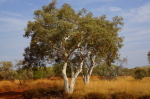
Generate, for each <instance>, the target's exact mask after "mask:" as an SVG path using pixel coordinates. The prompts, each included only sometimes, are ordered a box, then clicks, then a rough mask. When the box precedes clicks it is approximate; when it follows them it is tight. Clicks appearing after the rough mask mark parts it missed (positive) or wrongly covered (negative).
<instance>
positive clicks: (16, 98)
mask: <svg viewBox="0 0 150 99" xmlns="http://www.w3.org/2000/svg"><path fill="white" fill-rule="evenodd" d="M24 91H25V90H24V89H15V90H13V91H8V92H2V93H0V99H23V92H24Z"/></svg>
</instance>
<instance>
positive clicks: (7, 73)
mask: <svg viewBox="0 0 150 99" xmlns="http://www.w3.org/2000/svg"><path fill="white" fill-rule="evenodd" d="M0 75H1V79H5V80H10V81H13V80H14V79H15V77H16V72H15V71H14V70H13V64H12V62H10V61H1V62H0Z"/></svg>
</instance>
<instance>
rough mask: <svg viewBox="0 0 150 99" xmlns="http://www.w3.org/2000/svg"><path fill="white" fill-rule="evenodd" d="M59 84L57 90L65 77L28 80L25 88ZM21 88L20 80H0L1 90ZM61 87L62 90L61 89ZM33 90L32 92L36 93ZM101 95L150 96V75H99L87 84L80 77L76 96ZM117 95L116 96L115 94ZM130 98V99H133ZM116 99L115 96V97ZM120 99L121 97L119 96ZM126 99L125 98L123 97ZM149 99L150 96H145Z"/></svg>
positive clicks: (51, 86)
mask: <svg viewBox="0 0 150 99" xmlns="http://www.w3.org/2000/svg"><path fill="white" fill-rule="evenodd" d="M56 86H57V90H56V88H55V91H56V93H57V91H60V90H62V89H63V79H61V78H59V77H53V78H51V79H38V80H31V81H26V83H25V84H24V86H22V87H23V88H24V89H26V90H29V91H28V92H30V90H34V92H37V91H35V90H36V89H39V88H43V89H44V88H50V89H51V88H53V87H56ZM17 87H18V88H19V87H20V86H19V85H18V81H17V80H16V81H15V83H11V82H9V81H0V91H1V92H2V91H6V90H13V89H14V88H17ZM59 89H60V90H59ZM34 92H33V91H32V93H34ZM88 94H89V95H90V96H92V95H93V94H94V95H98V94H99V95H101V96H105V97H109V96H113V95H116V94H117V95H124V96H126V97H127V96H129V97H132V98H135V99H136V97H146V96H150V77H145V78H144V79H142V80H135V79H134V78H132V77H129V76H127V77H126V76H123V77H118V79H117V80H112V81H108V80H101V79H100V77H98V76H93V77H91V80H90V83H89V84H88V85H85V84H84V83H83V81H82V78H81V77H78V79H77V81H76V84H75V89H74V93H73V95H74V96H85V95H88ZM114 97H115V96H114ZM132 98H130V99H132ZM114 99H115V98H114ZM118 99H119V98H118ZM123 99H124V98H123ZM145 99H149V98H145Z"/></svg>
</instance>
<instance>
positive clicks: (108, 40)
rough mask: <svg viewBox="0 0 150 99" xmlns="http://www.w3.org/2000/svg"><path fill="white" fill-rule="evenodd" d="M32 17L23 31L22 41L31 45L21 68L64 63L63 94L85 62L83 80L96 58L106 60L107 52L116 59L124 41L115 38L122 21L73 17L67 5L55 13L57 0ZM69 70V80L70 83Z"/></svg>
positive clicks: (82, 15) (80, 14) (84, 13)
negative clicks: (69, 73)
mask: <svg viewBox="0 0 150 99" xmlns="http://www.w3.org/2000/svg"><path fill="white" fill-rule="evenodd" d="M34 15H35V18H34V19H35V21H34V22H31V21H29V22H28V25H27V28H26V29H25V35H24V37H27V38H28V37H31V43H30V46H29V47H27V48H26V49H25V54H24V60H25V61H24V63H23V64H24V67H32V66H33V67H38V66H39V67H43V66H46V64H47V63H48V62H51V64H56V63H63V66H62V76H63V78H64V90H65V92H69V93H72V92H73V89H74V84H75V80H76V78H77V76H78V75H79V73H80V72H81V71H82V67H83V66H84V64H85V63H86V60H90V64H88V65H86V66H85V67H86V68H87V70H88V72H87V74H88V76H87V77H86V78H89V77H90V75H91V73H92V70H93V67H94V66H95V65H96V62H95V59H96V57H105V56H106V53H108V51H109V52H110V50H109V49H110V48H112V50H111V52H112V54H111V57H115V56H117V54H116V53H117V52H118V49H120V48H121V47H122V41H123V38H122V37H118V31H120V29H121V27H119V26H120V25H121V26H122V25H123V22H122V20H123V19H122V18H121V17H117V16H116V17H114V18H113V21H109V20H106V16H101V17H99V18H94V17H93V15H92V13H91V12H87V11H86V10H85V9H82V10H81V11H79V12H78V13H75V11H74V10H73V9H72V8H71V6H70V5H68V4H64V5H62V7H61V8H60V9H57V8H56V0H53V1H52V3H50V4H49V5H48V6H43V7H42V9H41V10H37V11H35V12H34ZM114 59H115V58H114ZM68 67H69V68H70V71H71V78H72V79H71V81H70V83H68V78H67V77H68V76H67V68H68ZM88 67H89V68H88Z"/></svg>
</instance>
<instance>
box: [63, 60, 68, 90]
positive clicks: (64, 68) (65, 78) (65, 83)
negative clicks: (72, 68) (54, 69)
mask: <svg viewBox="0 0 150 99" xmlns="http://www.w3.org/2000/svg"><path fill="white" fill-rule="evenodd" d="M66 69H67V62H64V65H63V69H62V75H63V78H64V91H65V92H69V86H68V78H67V74H66Z"/></svg>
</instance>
